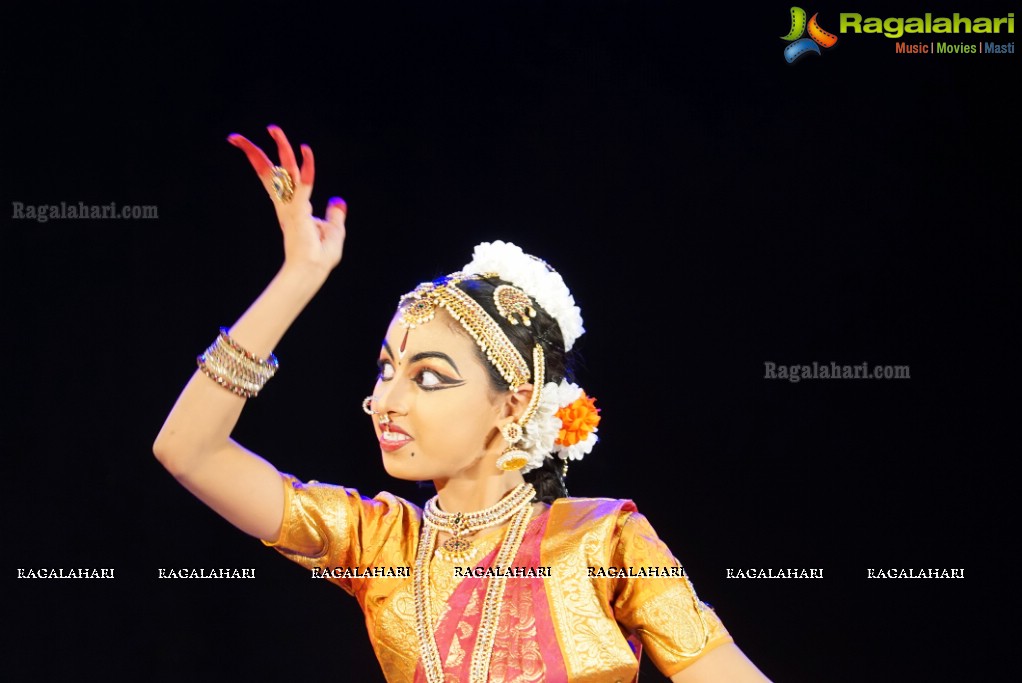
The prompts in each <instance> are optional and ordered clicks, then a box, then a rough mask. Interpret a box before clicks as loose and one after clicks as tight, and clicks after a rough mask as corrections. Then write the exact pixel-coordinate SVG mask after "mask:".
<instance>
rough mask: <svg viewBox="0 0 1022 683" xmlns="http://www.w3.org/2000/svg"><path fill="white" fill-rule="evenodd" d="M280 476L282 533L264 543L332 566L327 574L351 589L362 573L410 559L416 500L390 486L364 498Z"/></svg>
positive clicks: (309, 564)
mask: <svg viewBox="0 0 1022 683" xmlns="http://www.w3.org/2000/svg"><path fill="white" fill-rule="evenodd" d="M282 477H283V485H284V518H283V521H282V523H281V530H280V537H279V538H278V539H277V541H276V542H274V543H270V542H268V541H263V543H264V544H265V545H267V546H270V547H272V548H274V549H275V550H277V551H278V552H279V553H281V554H282V555H284V556H285V557H287V558H288V559H290V560H292V561H294V562H296V563H298V564H300V565H301V566H303V567H306V568H308V569H309V570H310V571H312V570H317V571H319V572H320V573H324V570H330V572H329V574H332V575H328V576H326V577H325V578H328V580H330V581H331V582H332V583H335V584H337V585H338V586H340V587H341V588H343V589H344V590H346V591H347V592H348V593H352V594H356V593H358V592H359V590H358V589H359V587H360V586H359V584H360V583H362V582H361V581H360V580H359V579H358V575H359V574H364V573H365V572H366V571H367V570H370V571H371V570H374V569H378V568H382V569H386V570H391V571H393V569H395V568H400V567H408V566H409V565H410V564H411V558H410V557H407V555H408V553H409V552H410V551H409V548H413V549H414V544H411V545H409V543H408V542H407V541H408V539H409V538H414V537H415V536H416V534H417V533H418V527H419V515H418V512H417V508H415V506H413V505H411V504H410V503H408V502H407V501H405V500H403V499H401V498H398V497H397V496H394V495H392V494H390V493H386V492H383V493H380V494H378V495H377V496H376V497H375V498H366V497H364V496H360V495H359V493H358V491H356V490H355V489H349V488H344V487H341V486H333V485H330V484H321V483H319V482H316V481H310V482H308V483H302V482H301V481H299V480H298V479H296V478H295V477H293V476H291V475H289V474H284V475H282ZM398 578H399V577H398Z"/></svg>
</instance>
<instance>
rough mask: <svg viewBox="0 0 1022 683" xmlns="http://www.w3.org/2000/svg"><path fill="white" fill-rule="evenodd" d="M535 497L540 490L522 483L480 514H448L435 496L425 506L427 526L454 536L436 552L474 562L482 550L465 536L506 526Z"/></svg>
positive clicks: (458, 561)
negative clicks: (502, 525) (498, 526)
mask: <svg viewBox="0 0 1022 683" xmlns="http://www.w3.org/2000/svg"><path fill="white" fill-rule="evenodd" d="M535 495H536V490H535V489H534V488H533V487H532V485H531V484H520V485H519V486H516V487H515V488H514V489H512V490H511V492H510V493H509V494H507V495H506V496H504V497H503V498H501V499H500V500H499V501H497V502H496V503H495V504H494V505H491V506H490V507H488V508H485V509H483V510H477V511H476V512H444V511H443V510H441V509H440V506H439V505H438V504H437V496H433V497H432V498H430V499H429V500H428V501H426V505H425V506H424V507H423V510H422V513H423V518H424V519H425V521H426V524H429V525H430V526H432V527H434V528H436V529H439V530H440V531H445V532H447V533H449V534H450V535H451V537H450V538H448V539H447V540H446V541H444V542H443V544H441V546H440V547H439V548H437V549H436V554H437V555H438V556H440V557H441V558H443V559H445V560H447V561H448V562H454V563H456V564H465V563H468V562H472V561H473V560H474V559H475V557H476V555H478V551H479V549H478V548H476V547H473V546H472V541H470V540H468V539H467V538H465V537H466V536H471V535H472V534H474V533H476V532H477V531H481V530H482V529H486V528H487V527H491V526H497V525H498V524H503V523H504V522H506V521H507V520H509V519H511V517H512V516H514V514H515V513H516V512H518V509H519V508H520V507H521V506H522V505H523V504H525V503H527V502H528V501H530V500H532V498H533V496H535Z"/></svg>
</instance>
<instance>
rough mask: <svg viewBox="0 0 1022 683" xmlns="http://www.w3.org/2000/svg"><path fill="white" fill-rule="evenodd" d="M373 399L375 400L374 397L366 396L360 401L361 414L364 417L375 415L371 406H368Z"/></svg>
mask: <svg viewBox="0 0 1022 683" xmlns="http://www.w3.org/2000/svg"><path fill="white" fill-rule="evenodd" d="M374 398H376V397H375V396H366V397H365V398H364V399H362V412H363V413H365V414H366V415H375V414H376V411H375V410H373V408H372V406H371V405H369V404H370V403H372V402H373V399H374Z"/></svg>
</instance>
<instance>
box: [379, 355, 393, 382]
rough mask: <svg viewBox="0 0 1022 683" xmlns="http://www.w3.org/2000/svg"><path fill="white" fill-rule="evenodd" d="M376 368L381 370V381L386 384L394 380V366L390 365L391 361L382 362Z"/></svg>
mask: <svg viewBox="0 0 1022 683" xmlns="http://www.w3.org/2000/svg"><path fill="white" fill-rule="evenodd" d="M376 366H377V367H378V368H379V369H380V379H381V380H383V381H384V382H386V381H387V380H389V379H394V366H393V365H391V364H390V361H386V360H381V361H379V362H378V363H377V364H376Z"/></svg>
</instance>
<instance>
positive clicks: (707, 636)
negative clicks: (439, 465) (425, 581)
mask: <svg viewBox="0 0 1022 683" xmlns="http://www.w3.org/2000/svg"><path fill="white" fill-rule="evenodd" d="M284 488H285V507H284V519H283V525H282V528H281V533H280V537H279V538H278V539H277V541H276V542H275V543H268V542H266V541H264V543H266V545H269V546H272V547H274V548H275V549H276V550H277V551H278V552H280V553H281V554H283V555H284V556H285V557H287V558H289V559H291V560H293V561H294V562H297V563H298V564H300V565H302V566H303V567H306V568H308V569H310V571H316V572H317V573H318V574H320V575H322V574H324V573H326V574H328V575H329V576H328V577H324V578H327V580H329V581H331V582H332V583H335V584H337V585H338V586H340V587H341V588H343V589H344V590H345V591H347V592H348V593H349V594H351V595H353V596H354V597H355V598H356V599H357V600H358V603H359V605H360V607H361V608H362V611H363V613H364V614H365V623H366V628H367V629H368V631H369V637H370V640H371V642H372V644H373V649H374V650H375V652H376V656H377V659H378V660H379V662H380V665H381V666H382V668H383V673H384V676H385V677H386V679H387V681H389V682H390V683H399V682H400V683H407V682H411V681H414V680H416V666H417V665H418V664H419V652H420V650H419V643H418V639H417V637H416V633H415V603H414V599H413V585H412V573H413V571H412V567H413V565H414V562H415V554H416V549H417V547H418V543H419V532H420V528H421V523H422V511H421V510H420V509H419V508H418V507H417V506H415V505H413V504H412V503H410V502H408V501H406V500H403V499H401V498H398V497H397V496H394V495H392V494H390V493H386V492H382V493H380V494H378V495H377V496H376V497H375V498H372V499H370V498H365V497H362V496H360V495H359V494H358V492H357V491H355V490H354V489H348V488H342V487H339V486H332V485H328V484H321V483H318V482H309V483H307V484H304V483H302V482H300V481H298V480H297V479H295V478H294V477H292V476H290V475H284ZM529 534H541V535H540V536H538V537H537V538H534V539H533V540H534V541H535V543H534V544H533V546H534V547H535V548H538V553H537V554H538V557H536V556H535V554H534V555H533V556H532V557H523V552H524V549H525V547H526V546H527V545H528V544H529V542H528V540H526V541H524V542H523V549H522V550H520V551H519V556H518V557H517V558H516V561H515V565H516V566H528V567H539V568H548V569H547V572H548V573H549V576H546V577H544V578H541V579H536V580H533V581H532V583H531V584H529V582H527V581H524V580H519V579H507V580H506V586H507V588H506V589H505V591H506V592H505V602H511V603H513V604H511V605H510V607H507V606H506V605H505V606H502V612H501V616H500V621H499V623H498V632H499V633H501V634H503V635H504V636H505V637H502V638H498V643H497V646H495V648H494V652H493V655H492V656H491V667H490V680H515V681H531V680H536V681H542V680H562V678H563V680H566V681H572V682H590V681H592V682H595V681H634V680H635V679H636V677H637V675H638V670H639V664H638V657H639V656H640V651H641V650H642V649H644V650H645V651H646V652H647V653H648V655H649V657H650V659H651V660H652V661H653V663H654V664H655V665H656V666H657V668H658V669H659V670H660V671H661V672H662V673H663V674H664V675H665V676H668V677H670V676H672V675H673V674H675V673H677V672H679V671H681V670H683V669H685V668H686V667H688V666H690V665H691V664H693V663H694V662H695V661H697V660H698V658H699V657H701V656H702V655H704V654H706V653H707V652H709V651H710V650H712V649H713V648H715V647H717V646H719V645H722V644H724V643H729V642H732V641H731V636H730V635H729V634H728V632H727V630H726V629H725V628H724V626H723V624H722V623H721V621H720V619H719V618H718V617H717V615H716V614H715V613H714V611H713V610H712V609H711V608H710V607H709V606H708V605H706V604H705V603H702V602H700V601H699V600H698V598H697V597H696V596H695V593H694V592H693V590H692V587H691V584H690V583H689V580H688V578H687V577H683V576H681V574H683V570H681V569H680V568H681V565H680V563H679V562H678V560H677V559H675V557H674V556H673V555H672V554H671V553H670V551H669V549H668V548H667V546H666V545H665V544H664V543H663V542H662V541H661V540H660V539H659V538H658V537H657V535H656V533H655V532H654V531H653V528H652V527H651V526H650V524H649V522H648V521H647V520H646V518H645V517H644V516H643V515H641V514H639V513H638V512H637V511H636V509H635V506H634V504H633V503H632V502H631V501H628V500H614V499H609V498H561V499H558V500H556V501H554V503H553V504H552V505H551V506H549V508H548V509H547V510H546V512H544V513H542V514H540V515H537V516H535V517H534V518H533V519H532V521H531V522H530V524H529V531H528V532H527V539H528V538H529ZM491 545H492V544H491ZM466 566H471V565H466ZM441 568H443V569H442V570H441ZM326 569H330V570H331V571H330V572H325V571H324V570H326ZM438 571H450V565H449V564H446V563H443V562H442V560H440V559H439V558H434V560H433V562H432V564H431V568H430V580H431V583H433V585H434V587H435V589H439V590H433V591H431V593H432V595H433V599H434V600H435V601H437V602H439V603H443V602H444V601H445V600H447V599H450V597H451V591H452V590H453V589H454V588H456V586H452V585H451V584H450V582H448V581H446V580H443V581H438V579H437V578H436V576H435V575H436V574H437V572H438ZM624 574H631V576H625V575H624ZM487 580H488V579H485V578H481V579H472V578H469V579H464V578H458V579H456V580H455V583H458V582H461V581H476V582H479V583H480V584H481V583H482V582H484V581H487ZM438 583H439V585H438ZM528 585H532V586H533V588H532V589H531V590H532V593H531V594H530V593H529V590H530V589H528V588H526V586H528ZM536 586H540V587H539V588H538V589H536ZM537 590H538V593H540V594H539V595H537ZM515 596H520V597H515ZM458 604H459V605H462V607H460V608H459V609H464V611H465V612H468V611H469V609H467V608H465V605H466V604H467V605H468V606H469V607H471V606H472V605H473V604H474V602H472V601H469V602H468V603H465V602H462V603H458ZM523 605H524V607H523ZM445 610H447V611H451V610H450V605H447V604H434V605H432V614H433V616H434V619H436V618H437V617H438V615H441V614H443V613H444V612H445ZM453 618H458V615H454V617H453ZM434 623H437V622H434ZM457 630H460V631H465V633H462V634H461V636H456V637H454V638H453V640H452V645H451V651H450V652H448V653H447V654H442V657H445V672H447V668H446V667H447V666H448V665H450V664H452V663H453V664H457V662H456V661H454V660H455V659H457V658H461V657H463V656H465V650H466V649H469V650H470V648H471V646H472V644H473V643H474V633H468V632H467V631H469V630H470V627H469V625H468V624H466V623H465V622H459V623H458V624H457ZM508 634H510V635H508ZM544 634H546V635H547V637H544ZM554 641H556V642H554ZM526 647H527V648H528V649H529V652H525V649H526ZM515 648H517V650H516V649H515ZM456 650H457V652H455V651H456ZM516 657H517V659H515V658H516ZM459 661H460V660H459ZM501 662H510V664H509V665H508V666H503V665H499V664H500V663H501ZM512 664H513V666H512ZM515 666H517V667H518V668H517V669H516V668H514V667H515ZM504 671H514V672H516V673H515V675H514V676H512V677H509V678H507V679H505V678H504V677H503V676H502V672H504ZM421 673H422V672H421V670H420V672H419V675H420V680H421ZM509 676H510V674H509ZM457 680H459V679H458V678H457V677H455V676H448V678H447V681H448V683H453V682H454V681H457ZM465 680H467V679H465Z"/></svg>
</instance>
